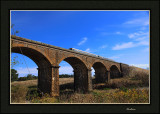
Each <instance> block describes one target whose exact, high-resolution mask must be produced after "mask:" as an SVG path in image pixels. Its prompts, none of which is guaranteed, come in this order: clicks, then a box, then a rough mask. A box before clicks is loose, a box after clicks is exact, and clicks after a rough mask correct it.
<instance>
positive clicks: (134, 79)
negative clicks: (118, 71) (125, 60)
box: [11, 67, 149, 103]
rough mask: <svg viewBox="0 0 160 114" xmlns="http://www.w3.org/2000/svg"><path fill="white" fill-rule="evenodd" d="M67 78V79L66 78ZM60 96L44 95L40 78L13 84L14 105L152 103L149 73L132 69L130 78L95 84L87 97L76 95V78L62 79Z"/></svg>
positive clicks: (12, 101) (80, 94) (12, 100)
mask: <svg viewBox="0 0 160 114" xmlns="http://www.w3.org/2000/svg"><path fill="white" fill-rule="evenodd" d="M62 77H63V76H62ZM59 80H60V96H59V97H51V96H49V95H48V94H44V95H42V94H41V93H40V92H39V91H38V90H37V79H35V80H26V81H15V82H12V83H11V103H149V71H148V70H143V69H138V68H135V67H133V68H130V73H129V74H128V76H126V77H121V78H117V79H111V80H110V82H106V83H98V84H96V83H94V79H93V81H92V82H93V91H92V92H90V93H87V94H82V93H74V90H73V88H72V87H73V81H74V79H73V77H70V78H60V79H59Z"/></svg>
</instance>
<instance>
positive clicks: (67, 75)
mask: <svg viewBox="0 0 160 114" xmlns="http://www.w3.org/2000/svg"><path fill="white" fill-rule="evenodd" d="M70 77H73V75H69V74H61V75H59V78H70Z"/></svg>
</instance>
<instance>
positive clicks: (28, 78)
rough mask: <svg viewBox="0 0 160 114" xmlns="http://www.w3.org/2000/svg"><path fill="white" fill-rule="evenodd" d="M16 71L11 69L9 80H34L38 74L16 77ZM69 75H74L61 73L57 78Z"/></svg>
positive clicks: (68, 76)
mask: <svg viewBox="0 0 160 114" xmlns="http://www.w3.org/2000/svg"><path fill="white" fill-rule="evenodd" d="M18 75H19V74H18V72H17V70H15V69H11V81H25V80H35V79H38V76H35V75H32V74H28V75H27V76H25V77H18ZM70 77H74V76H73V75H69V74H61V75H59V78H70Z"/></svg>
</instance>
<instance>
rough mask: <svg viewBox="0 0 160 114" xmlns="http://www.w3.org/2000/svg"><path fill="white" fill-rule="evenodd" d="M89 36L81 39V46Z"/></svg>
mask: <svg viewBox="0 0 160 114" xmlns="http://www.w3.org/2000/svg"><path fill="white" fill-rule="evenodd" d="M87 39H88V38H87V37H84V38H83V39H82V41H80V42H79V43H78V45H79V46H80V45H82V44H84V43H85V42H86V41H87Z"/></svg>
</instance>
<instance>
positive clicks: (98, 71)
mask: <svg viewBox="0 0 160 114" xmlns="http://www.w3.org/2000/svg"><path fill="white" fill-rule="evenodd" d="M92 67H93V68H94V70H95V83H104V82H107V81H108V71H107V68H106V67H105V65H104V64H103V63H101V62H95V63H94V64H93V65H92Z"/></svg>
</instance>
